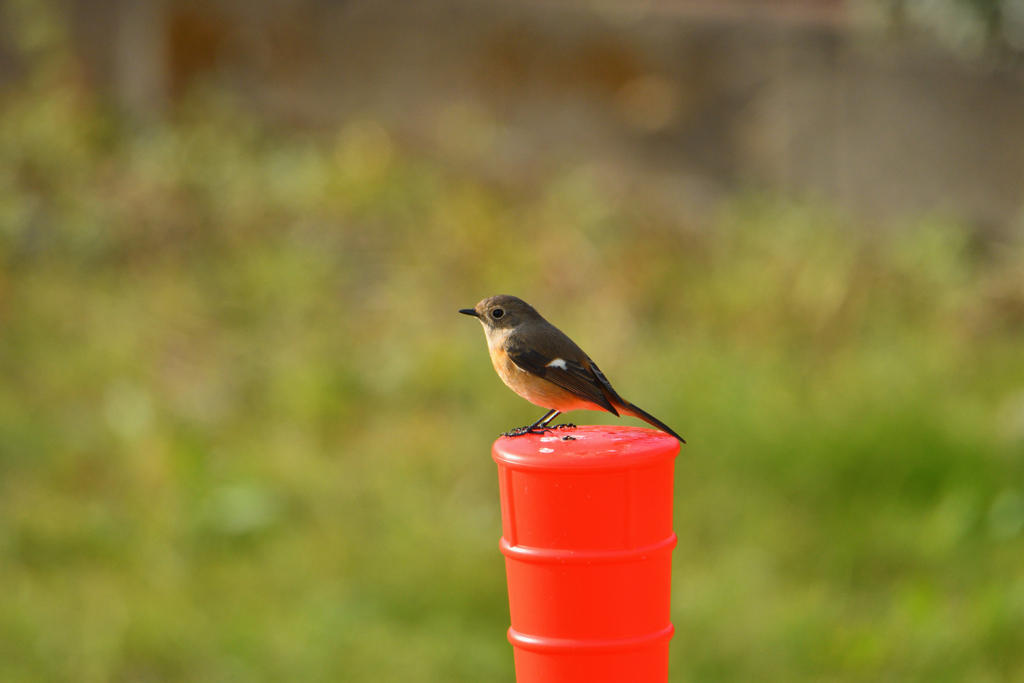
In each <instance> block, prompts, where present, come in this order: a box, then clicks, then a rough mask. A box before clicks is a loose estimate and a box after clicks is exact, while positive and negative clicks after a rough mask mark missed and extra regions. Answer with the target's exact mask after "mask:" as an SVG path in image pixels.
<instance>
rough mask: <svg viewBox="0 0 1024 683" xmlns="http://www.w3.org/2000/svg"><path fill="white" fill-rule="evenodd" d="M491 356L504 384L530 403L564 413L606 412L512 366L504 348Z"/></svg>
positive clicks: (491, 350) (491, 348)
mask: <svg viewBox="0 0 1024 683" xmlns="http://www.w3.org/2000/svg"><path fill="white" fill-rule="evenodd" d="M490 352H491V362H492V363H493V364H494V369H495V370H497V372H498V376H499V377H501V381H502V382H504V383H505V384H506V385H507V386H508V388H509V389H511V390H512V391H514V392H516V393H517V394H519V395H520V396H522V397H523V398H525V399H526V400H527V401H529V402H530V403H532V404H534V405H538V406H540V407H541V408H549V409H550V408H554V409H555V410H557V411H559V412H562V413H567V412H569V411H570V410H604V408H601V407H600V406H598V405H595V404H594V403H591V402H590V401H586V400H584V399H581V398H579V397H578V396H576V394H574V393H572V392H571V391H567V390H565V389H563V388H562V387H560V386H558V385H557V384H554V383H552V382H549V381H547V380H546V379H544V378H542V377H537V376H536V375H533V374H531V373H529V372H527V371H526V370H523V369H522V368H520V367H519V366H518V365H516V364H515V363H513V362H512V359H511V358H509V357H508V354H507V353H505V350H504V349H503V348H502V347H501V346H499V345H494V346H490Z"/></svg>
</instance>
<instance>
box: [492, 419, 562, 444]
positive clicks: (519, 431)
mask: <svg viewBox="0 0 1024 683" xmlns="http://www.w3.org/2000/svg"><path fill="white" fill-rule="evenodd" d="M558 429H576V425H574V424H573V423H571V422H566V423H565V424H560V425H551V426H549V427H534V426H532V425H531V426H529V427H516V428H515V429H510V430H509V431H507V432H502V433H501V435H502V436H507V437H508V438H510V439H512V438H515V437H517V436H523V435H524V434H535V435H537V436H541V435H543V434H545V433H547V432H551V431H555V430H558ZM562 440H563V441H569V440H572V441H575V440H576V439H575V438H574V437H569V438H568V439H567V438H565V437H562Z"/></svg>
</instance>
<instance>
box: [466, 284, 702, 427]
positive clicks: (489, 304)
mask: <svg viewBox="0 0 1024 683" xmlns="http://www.w3.org/2000/svg"><path fill="white" fill-rule="evenodd" d="M459 313H464V314H466V315H471V316H474V317H475V318H477V319H478V320H479V321H480V322H481V323H482V324H483V326H484V332H485V333H486V334H487V346H488V348H489V349H490V352H491V362H492V363H494V369H495V370H497V371H498V376H500V377H501V380H502V381H503V382H504V383H505V384H507V385H508V387H509V388H510V389H511V390H512V391H514V392H516V393H517V394H519V395H520V396H522V397H523V398H525V399H526V400H527V401H529V402H530V403H533V404H534V405H538V406H540V407H541V408H548V413H547V414H546V415H545V416H544V417H542V418H541V419H539V420H537V421H536V422H534V423H533V424H532V425H530V426H528V427H519V428H518V429H513V430H512V431H511V432H508V433H506V434H505V436H522V435H523V434H539V433H542V432H543V431H544V430H546V429H552V428H551V427H548V425H549V424H550V423H551V421H552V420H554V419H555V418H556V417H558V415H559V414H560V413H567V412H569V411H570V410H583V409H585V410H604V411H607V412H609V413H611V414H612V415H632V416H633V417H638V418H640V419H641V420H643V421H644V422H646V423H647V424H650V425H654V426H655V427H657V428H658V429H660V430H661V431H663V432H666V433H668V434H671V435H672V436H674V437H676V438H677V439H679V441H680V442H681V443H686V441H683V437H681V436H679V435H678V434H676V433H675V432H674V431H672V429H670V428H669V427H668V425H666V424H665V423H664V422H662V421H661V420H659V419H657V418H656V417H654V416H653V415H650V414H648V413H646V412H644V411H643V410H640V409H639V408H637V407H636V406H635V405H633V404H632V403H630V402H629V401H627V400H625V399H623V398H622V397H621V396H619V395H618V394H617V393H616V392H615V389H612V385H611V383H609V382H608V379H607V378H606V377H605V376H604V373H603V372H601V370H600V369H598V367H597V364H595V363H594V361H592V360H590V357H589V356H587V354H585V353H583V350H582V349H581V348H580V347H578V346H576V344H575V342H573V340H572V339H569V337H567V336H565V334H563V333H562V331H561V330H559V329H558V328H557V327H555V326H554V325H552V324H551V323H549V322H548V321H547V320H545V319H544V318H542V317H541V315H540V313H538V312H537V311H536V310H534V308H533V306H531V305H530V304H528V303H526V302H525V301H523V300H522V299H518V298H516V297H514V296H508V295H507V294H499V295H498V296H492V297H490V298H489V299H484V300H483V301H481V302H480V303H478V304H477V305H476V308H464V309H462V310H460V311H459Z"/></svg>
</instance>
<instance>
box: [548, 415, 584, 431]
mask: <svg viewBox="0 0 1024 683" xmlns="http://www.w3.org/2000/svg"><path fill="white" fill-rule="evenodd" d="M559 415H560V413H555V414H554V415H552V416H551V417H549V418H548V419H546V420H544V421H543V422H541V426H543V427H544V429H576V425H574V424H573V423H572V422H566V423H565V424H560V425H553V424H551V421H552V420H554V419H555V418H556V417H558V416H559Z"/></svg>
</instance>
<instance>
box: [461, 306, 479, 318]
mask: <svg viewBox="0 0 1024 683" xmlns="http://www.w3.org/2000/svg"><path fill="white" fill-rule="evenodd" d="M459 313H461V314H462V315H471V316H473V317H474V318H479V317H480V314H479V313H477V312H476V311H475V310H474V309H472V308H461V309H459Z"/></svg>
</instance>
